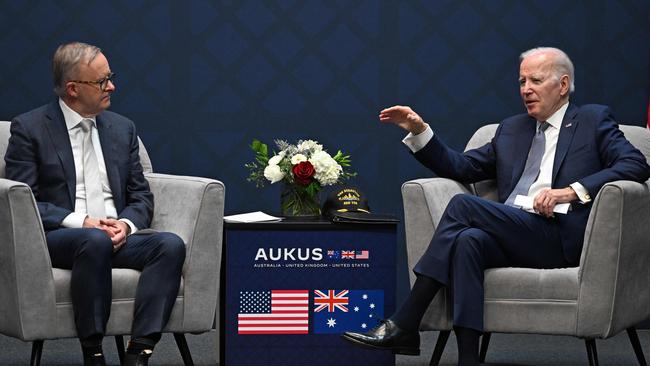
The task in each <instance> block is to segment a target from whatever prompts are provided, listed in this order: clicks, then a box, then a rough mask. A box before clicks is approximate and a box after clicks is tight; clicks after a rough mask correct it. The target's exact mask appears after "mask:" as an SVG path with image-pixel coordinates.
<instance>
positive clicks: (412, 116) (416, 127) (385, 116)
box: [379, 105, 427, 135]
mask: <svg viewBox="0 0 650 366" xmlns="http://www.w3.org/2000/svg"><path fill="white" fill-rule="evenodd" d="M379 120H380V121H381V122H383V123H392V124H394V125H395V126H398V127H401V128H403V129H404V130H406V131H408V132H410V133H412V134H414V135H417V134H420V133H422V132H424V131H425V130H426V129H427V124H426V123H425V122H424V120H423V119H422V117H420V116H419V115H418V114H417V113H415V111H414V110H412V109H411V107H406V106H401V105H396V106H393V107H390V108H386V109H384V110H382V111H381V112H379Z"/></svg>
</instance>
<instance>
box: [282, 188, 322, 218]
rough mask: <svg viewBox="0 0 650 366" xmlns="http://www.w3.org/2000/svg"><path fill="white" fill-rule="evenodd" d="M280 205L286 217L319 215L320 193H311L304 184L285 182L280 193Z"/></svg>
mask: <svg viewBox="0 0 650 366" xmlns="http://www.w3.org/2000/svg"><path fill="white" fill-rule="evenodd" d="M280 207H281V211H282V216H285V217H304V218H307V217H319V216H320V197H319V195H318V193H316V194H313V195H311V194H309V193H308V192H307V190H306V189H305V187H303V186H299V185H295V184H286V183H285V184H283V186H282V193H281V195H280Z"/></svg>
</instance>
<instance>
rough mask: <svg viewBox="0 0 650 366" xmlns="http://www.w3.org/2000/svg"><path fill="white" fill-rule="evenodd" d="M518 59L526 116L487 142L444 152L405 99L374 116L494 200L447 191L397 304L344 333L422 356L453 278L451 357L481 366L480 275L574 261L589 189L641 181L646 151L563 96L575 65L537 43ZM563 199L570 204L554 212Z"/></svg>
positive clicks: (647, 173)
mask: <svg viewBox="0 0 650 366" xmlns="http://www.w3.org/2000/svg"><path fill="white" fill-rule="evenodd" d="M520 60H521V64H520V71H519V86H520V94H521V98H522V100H523V102H524V105H525V107H526V111H527V114H521V115H517V116H513V117H510V118H507V119H505V120H504V121H503V122H501V124H500V125H499V127H498V128H497V131H496V133H495V136H494V138H493V139H492V141H491V142H489V143H487V144H485V145H484V146H482V147H479V148H477V149H474V150H469V151H467V152H465V153H462V154H461V153H458V152H456V151H453V150H451V149H449V148H448V147H447V146H446V145H445V144H444V143H443V142H442V141H441V139H440V138H439V137H438V136H437V135H436V134H435V133H433V131H432V130H431V128H430V127H429V125H428V124H426V123H425V122H424V121H423V119H422V118H421V117H420V116H419V115H418V114H417V113H415V112H414V111H413V110H412V109H411V108H409V107H404V106H394V107H391V108H387V109H385V110H383V111H381V112H380V115H379V119H380V120H381V121H382V122H385V123H391V124H395V125H397V126H399V127H401V128H403V129H405V130H406V131H408V132H409V135H408V136H407V137H406V138H405V139H404V143H405V144H406V145H407V146H408V147H409V148H410V149H411V151H412V152H413V153H414V155H415V157H416V159H417V160H418V161H420V162H421V163H422V164H424V165H425V166H427V167H428V168H430V169H431V170H433V171H434V172H435V173H436V174H438V175H439V176H441V177H446V178H451V179H454V180H457V181H460V182H463V183H472V182H478V181H482V180H486V179H496V182H497V187H498V194H499V202H493V201H489V200H485V199H482V198H479V197H475V196H471V195H457V196H455V197H453V198H452V200H451V201H450V202H449V205H448V206H447V208H446V210H445V213H444V214H443V217H442V218H441V220H440V223H439V225H438V228H437V229H436V232H435V233H434V236H433V239H432V241H431V243H430V245H429V247H428V248H427V250H426V251H425V253H424V255H423V256H422V258H421V259H420V260H419V262H418V263H417V265H416V266H415V268H414V272H415V273H416V281H415V283H414V285H413V288H412V290H411V292H410V294H409V296H408V298H407V299H406V301H405V303H404V304H403V305H402V307H401V308H400V309H399V310H398V311H397V312H396V313H395V314H393V315H392V316H391V317H390V318H389V319H387V320H384V321H383V323H382V324H380V325H379V326H378V327H376V328H374V329H372V330H371V331H369V332H367V333H352V332H347V333H345V334H344V335H343V338H344V339H346V340H348V341H351V342H353V343H355V344H359V345H363V346H367V347H371V348H379V349H390V350H392V351H394V352H395V353H404V354H419V341H420V340H419V334H418V326H419V323H420V321H421V319H422V317H423V316H424V313H425V311H426V309H427V307H428V306H429V303H430V302H431V300H432V299H433V297H434V296H435V294H436V293H437V291H438V290H439V289H440V288H442V287H445V286H452V293H453V300H454V301H453V302H454V308H453V322H454V331H455V333H456V338H457V341H458V348H459V365H478V340H479V335H480V333H481V332H482V330H483V299H484V294H483V271H484V270H485V269H487V268H493V267H508V266H517V267H530V268H558V267H568V266H576V265H577V264H578V261H579V257H580V253H581V250H582V242H583V237H584V230H585V226H586V223H587V219H588V217H589V211H590V209H591V201H592V197H595V196H596V194H597V193H598V191H599V190H600V188H601V187H602V186H603V185H604V184H605V183H607V182H611V181H615V180H622V179H624V180H634V181H638V182H644V181H645V180H646V179H648V177H650V167H648V165H647V163H646V159H645V157H644V156H643V155H642V154H641V153H640V152H639V151H638V150H637V149H635V148H634V147H633V146H632V145H631V144H630V143H629V142H628V141H627V139H625V137H624V136H623V133H622V132H621V131H620V130H619V129H618V125H617V124H616V122H615V121H614V118H613V117H612V115H611V112H610V110H609V108H607V107H605V106H600V105H585V106H582V107H579V106H576V105H574V104H571V103H569V94H570V93H571V92H573V90H574V84H573V80H574V79H573V64H572V62H571V60H570V59H569V57H568V56H567V55H566V54H565V53H564V52H562V51H561V50H559V49H556V48H535V49H532V50H529V51H526V52H524V53H522V55H521V57H520ZM518 195H520V196H528V197H531V198H532V200H533V201H532V202H533V204H532V207H528V208H526V207H521V206H520V205H519V202H520V201H517V203H515V198H516V196H518ZM563 203H569V204H570V205H571V210H570V211H569V212H568V213H566V214H555V213H554V211H553V210H554V208H555V207H556V205H557V204H563ZM451 279H453V281H452V280H451Z"/></svg>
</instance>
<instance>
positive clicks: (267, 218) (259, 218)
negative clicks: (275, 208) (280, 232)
mask: <svg viewBox="0 0 650 366" xmlns="http://www.w3.org/2000/svg"><path fill="white" fill-rule="evenodd" d="M223 219H224V220H225V221H226V222H271V221H282V218H281V217H275V216H271V215H267V214H265V213H264V212H262V211H255V212H248V213H243V214H239V215H229V216H224V218H223Z"/></svg>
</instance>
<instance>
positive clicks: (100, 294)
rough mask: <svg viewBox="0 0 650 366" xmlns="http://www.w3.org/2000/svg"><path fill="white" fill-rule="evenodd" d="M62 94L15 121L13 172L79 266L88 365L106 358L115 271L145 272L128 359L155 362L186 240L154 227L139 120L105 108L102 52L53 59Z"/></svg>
mask: <svg viewBox="0 0 650 366" xmlns="http://www.w3.org/2000/svg"><path fill="white" fill-rule="evenodd" d="M52 66H53V74H54V91H55V93H56V94H57V96H58V98H57V100H55V101H53V102H51V103H50V104H47V105H44V106H42V107H39V108H37V109H34V110H32V111H30V112H27V113H25V114H22V115H20V116H18V117H16V118H14V119H13V121H12V123H11V138H10V140H9V145H8V147H7V153H6V155H5V160H6V163H7V164H6V174H7V178H9V179H12V180H16V181H21V182H24V183H26V184H28V185H29V186H30V187H31V189H32V192H33V194H34V197H35V199H36V202H37V205H38V210H39V213H40V215H41V220H42V222H43V228H44V229H45V236H46V240H47V246H48V250H49V253H50V258H51V260H52V265H53V266H54V267H57V268H66V269H71V270H72V277H71V296H72V306H73V311H74V319H75V324H76V328H77V334H78V336H79V339H80V342H81V346H82V350H83V354H84V365H105V361H104V356H103V353H102V338H103V336H104V334H105V331H106V323H107V321H108V317H109V314H110V306H111V268H113V267H115V268H131V269H136V270H140V271H142V273H141V276H140V280H139V283H138V288H137V292H136V298H135V309H134V319H133V324H132V333H131V334H132V336H131V341H130V342H129V345H128V348H127V356H126V364H127V365H133V366H135V365H146V364H147V360H148V358H149V357H150V355H151V353H152V351H153V347H154V345H155V344H156V343H157V342H158V340H159V339H160V335H161V331H162V329H163V327H164V326H165V324H166V323H167V321H168V320H169V316H170V314H171V310H172V307H173V305H174V303H175V299H176V296H177V293H178V289H179V286H180V279H181V270H182V266H183V262H184V259H185V245H184V243H183V241H182V239H181V238H179V237H178V236H177V235H175V234H172V233H163V232H152V230H143V229H146V228H148V227H149V225H150V224H151V218H152V213H153V195H152V194H151V192H150V191H149V184H148V183H147V181H146V180H145V178H144V175H143V171H142V166H141V164H140V160H139V156H138V138H137V135H136V130H135V125H134V124H133V122H132V121H131V120H129V119H127V118H125V117H123V116H120V115H119V114H116V113H112V112H108V111H106V109H107V108H108V107H109V106H110V104H111V94H112V93H113V92H114V91H115V85H114V84H113V80H114V74H113V73H112V72H111V69H110V67H109V64H108V60H107V59H106V57H105V56H104V55H103V54H102V52H101V50H100V49H99V48H97V47H95V46H92V45H88V44H84V43H69V44H64V45H61V46H60V47H59V48H58V49H57V50H56V52H55V54H54V57H53V62H52Z"/></svg>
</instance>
